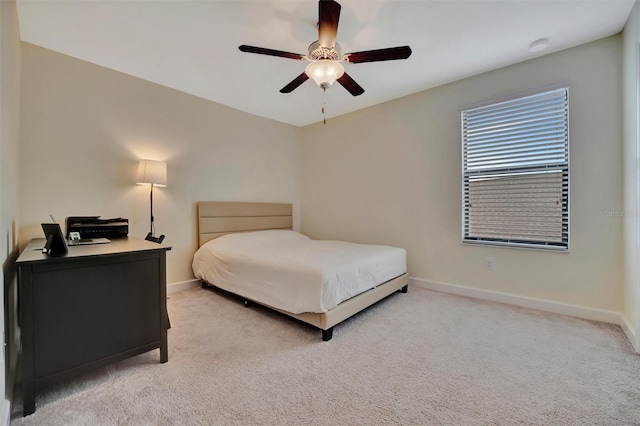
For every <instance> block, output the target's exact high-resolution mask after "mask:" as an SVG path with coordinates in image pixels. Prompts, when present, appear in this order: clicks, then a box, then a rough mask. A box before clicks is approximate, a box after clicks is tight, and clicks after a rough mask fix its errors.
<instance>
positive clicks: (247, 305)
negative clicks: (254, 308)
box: [244, 300, 251, 308]
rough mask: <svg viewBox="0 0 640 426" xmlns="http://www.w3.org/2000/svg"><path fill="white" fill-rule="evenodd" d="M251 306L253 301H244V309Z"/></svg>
mask: <svg viewBox="0 0 640 426" xmlns="http://www.w3.org/2000/svg"><path fill="white" fill-rule="evenodd" d="M250 306H251V301H250V300H245V301H244V307H245V308H248V307H250Z"/></svg>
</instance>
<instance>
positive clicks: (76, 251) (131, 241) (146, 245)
mask: <svg viewBox="0 0 640 426" xmlns="http://www.w3.org/2000/svg"><path fill="white" fill-rule="evenodd" d="M45 242H46V240H45V239H44V238H34V239H33V240H31V242H30V243H29V244H27V246H26V247H25V248H24V250H23V251H22V253H21V254H20V257H18V260H16V263H18V264H21V263H32V262H42V261H55V260H63V259H69V258H78V257H88V256H104V255H113V254H124V253H132V252H144V251H167V250H171V247H169V246H165V245H162V244H157V243H153V242H151V241H146V240H143V239H140V238H136V237H125V238H114V239H112V240H111V242H110V243H109V244H93V245H82V246H69V253H66V254H63V255H58V256H51V255H48V254H45V253H43V252H42V248H43V247H44V244H45Z"/></svg>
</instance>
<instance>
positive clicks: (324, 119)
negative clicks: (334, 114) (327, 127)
mask: <svg viewBox="0 0 640 426" xmlns="http://www.w3.org/2000/svg"><path fill="white" fill-rule="evenodd" d="M326 93H327V88H326V87H323V88H322V124H327V117H326V116H325V115H324V105H325V100H324V95H325V94H326Z"/></svg>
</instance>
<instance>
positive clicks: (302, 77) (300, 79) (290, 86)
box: [280, 73, 309, 93]
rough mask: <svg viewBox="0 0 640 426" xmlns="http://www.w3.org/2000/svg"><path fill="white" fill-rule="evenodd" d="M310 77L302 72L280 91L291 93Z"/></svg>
mask: <svg viewBox="0 0 640 426" xmlns="http://www.w3.org/2000/svg"><path fill="white" fill-rule="evenodd" d="M308 79H309V76H307V74H305V73H302V74H300V75H299V76H297V77H296V78H294V79H293V80H291V83H289V84H287V85H286V86H284V87H283V88H282V89H280V93H291V92H293V90H294V89H296V88H297V87H298V86H300V85H301V84H302V83H304V82H305V81H307V80H308Z"/></svg>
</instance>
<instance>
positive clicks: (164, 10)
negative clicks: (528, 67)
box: [18, 0, 635, 126]
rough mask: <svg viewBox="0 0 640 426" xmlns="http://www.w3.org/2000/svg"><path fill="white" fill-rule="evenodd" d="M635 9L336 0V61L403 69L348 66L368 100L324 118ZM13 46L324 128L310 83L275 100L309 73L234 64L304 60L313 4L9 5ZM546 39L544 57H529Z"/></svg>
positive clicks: (615, 20)
mask: <svg viewBox="0 0 640 426" xmlns="http://www.w3.org/2000/svg"><path fill="white" fill-rule="evenodd" d="M634 1H635V0H439V1H436V0H422V1H420V0H413V1H402V0H377V1H376V0H373V1H372V0H367V1H363V0H340V3H341V5H342V12H341V15H340V22H339V27H338V38H337V40H338V43H340V45H341V46H342V51H343V53H348V52H355V51H362V50H370V49H378V48H384V47H393V46H402V45H409V46H411V49H412V50H413V54H412V56H411V57H410V58H409V59H407V60H400V61H388V62H374V63H363V64H345V69H346V72H347V73H349V75H350V76H351V77H352V78H353V79H354V80H355V81H356V82H358V83H359V84H360V85H361V86H362V87H363V88H364V89H365V93H364V94H363V95H361V96H358V97H353V96H351V95H350V94H349V93H348V92H347V91H346V90H344V88H342V87H341V86H340V85H338V84H335V85H334V86H332V87H331V88H329V89H328V90H327V92H326V95H325V99H324V102H325V104H326V115H327V117H328V118H330V117H334V116H337V115H341V114H346V113H348V112H352V111H355V110H358V109H362V108H365V107H368V106H371V105H375V104H378V103H381V102H385V101H388V100H391V99H395V98H398V97H401V96H405V95H409V94H411V93H416V92H419V91H422V90H425V89H428V88H431V87H435V86H438V85H441V84H444V83H447V82H451V81H454V80H458V79H461V78H465V77H469V76H471V75H475V74H478V73H482V72H485V71H488V70H492V69H496V68H500V67H504V66H506V65H510V64H513V63H516V62H520V61H524V60H527V59H530V58H532V57H535V56H540V55H542V54H548V53H551V52H555V51H558V50H562V49H566V48H569V47H572V46H576V45H578V44H582V43H586V42H589V41H593V40H597V39H599V38H602V37H607V36H610V35H613V34H616V33H618V32H620V31H621V30H622V28H623V26H624V24H625V22H626V20H627V18H628V16H629V12H630V11H631V9H632V7H633V4H634ZM18 17H19V25H20V35H21V39H22V40H24V41H26V42H29V43H33V44H36V45H39V46H42V47H45V48H48V49H51V50H55V51H58V52H61V53H64V54H67V55H70V56H74V57H76V58H79V59H83V60H85V61H89V62H92V63H95V64H98V65H102V66H105V67H107V68H111V69H114V70H117V71H121V72H123V73H126V74H130V75H133V76H136V77H140V78H143V79H145V80H149V81H152V82H155V83H158V84H161V85H164V86H168V87H171V88H174V89H177V90H180V91H183V92H186V93H190V94H193V95H196V96H200V97H202V98H206V99H209V100H212V101H215V102H218V103H221V104H224V105H227V106H230V107H233V108H237V109H239V110H242V111H246V112H249V113H251V114H255V115H259V116H262V117H267V118H271V119H273V120H277V121H281V122H284V123H289V124H293V125H296V126H304V125H307V124H310V123H315V122H318V121H321V120H322V114H321V111H320V109H321V106H322V103H323V93H322V90H321V89H320V88H318V87H317V86H316V85H315V83H314V82H313V81H312V80H308V81H307V82H305V83H304V84H303V85H302V86H300V87H299V88H297V89H296V90H294V91H293V92H292V93H289V94H281V93H280V92H279V90H280V89H281V88H282V87H283V86H285V85H286V84H287V83H289V81H291V80H292V79H293V78H294V77H296V76H298V75H299V74H300V73H301V72H302V71H303V70H304V67H305V65H306V64H307V63H306V62H302V61H296V60H291V59H284V58H277V57H270V56H264V55H255V54H249V53H243V52H240V51H239V50H238V46H239V45H241V44H248V45H254V46H260V47H267V48H272V49H278V50H284V51H288V52H294V53H301V54H305V55H306V54H307V48H308V46H309V44H310V43H311V42H313V41H315V40H317V28H316V23H317V20H318V2H317V1H315V0H281V1H274V0H235V1H218V0H208V1H207V0H205V1H203V0H200V1H187V0H173V1H171V0H131V1H127V0H118V1H103V0H73V1H61V0H39V1H36V0H18ZM543 37H547V38H549V39H550V43H549V47H548V49H547V50H545V51H543V52H541V53H531V52H529V44H530V43H531V42H533V41H534V40H537V39H540V38H543Z"/></svg>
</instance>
